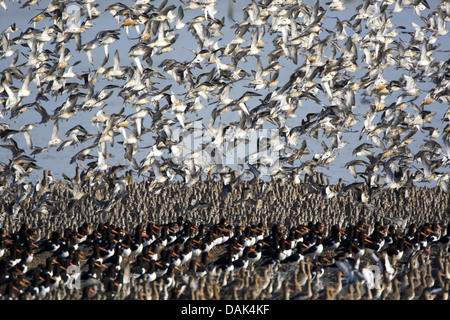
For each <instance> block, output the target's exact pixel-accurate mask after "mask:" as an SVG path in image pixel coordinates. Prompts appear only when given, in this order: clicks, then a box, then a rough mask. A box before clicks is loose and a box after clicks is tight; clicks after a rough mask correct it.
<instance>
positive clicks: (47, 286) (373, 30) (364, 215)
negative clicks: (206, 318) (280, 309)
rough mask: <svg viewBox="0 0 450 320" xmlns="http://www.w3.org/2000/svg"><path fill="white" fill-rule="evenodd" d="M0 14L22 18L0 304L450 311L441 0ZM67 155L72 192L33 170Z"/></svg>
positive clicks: (12, 30)
mask: <svg viewBox="0 0 450 320" xmlns="http://www.w3.org/2000/svg"><path fill="white" fill-rule="evenodd" d="M10 5H14V6H17V5H20V8H21V10H23V12H24V14H25V13H26V14H31V16H32V18H31V19H30V20H29V25H28V26H25V27H23V26H21V25H19V23H13V24H11V25H10V26H1V27H2V28H3V29H4V30H3V31H2V34H1V37H2V39H1V45H0V64H1V65H2V67H4V69H3V70H1V72H0V76H1V86H0V101H1V103H2V107H0V118H1V119H3V121H2V122H1V124H0V139H1V141H2V144H0V147H1V149H3V151H2V152H10V153H11V156H10V157H9V158H8V161H6V162H1V163H0V181H1V183H0V195H1V200H0V214H1V216H0V222H1V224H0V227H1V231H0V250H1V251H0V268H1V271H0V277H1V279H0V297H1V298H2V299H80V298H83V299H285V300H287V299H410V300H411V299H427V300H428V299H448V287H449V281H450V266H449V263H450V260H449V247H448V245H449V237H450V230H449V226H450V221H449V220H448V207H447V206H448V201H449V198H448V193H449V187H448V178H449V174H448V172H447V171H448V170H447V167H448V164H449V157H450V141H449V134H450V130H448V128H449V126H448V125H446V124H445V123H446V122H448V121H450V109H448V110H447V111H446V112H444V113H443V116H442V118H441V119H436V117H435V116H436V115H437V111H433V110H437V108H443V107H444V108H448V105H449V100H448V96H449V80H450V78H449V60H447V61H445V60H442V61H441V60H439V59H437V58H436V57H439V56H444V57H448V54H447V55H446V51H445V50H441V49H440V45H441V44H442V39H443V38H444V37H447V36H448V35H447V33H448V30H447V27H446V25H447V21H448V20H449V17H450V1H440V2H434V1H433V2H432V3H428V2H427V1H425V0H385V1H374V0H366V1H364V2H362V3H361V4H360V5H358V6H355V5H353V4H351V3H346V2H345V1H338V0H332V1H329V2H322V1H317V2H315V3H314V4H312V5H309V4H305V3H302V1H300V0H299V1H289V0H288V1H270V0H268V1H264V0H262V1H255V0H252V1H248V3H247V4H246V5H245V6H244V8H243V11H242V12H239V13H238V14H239V18H235V16H236V14H237V12H236V11H233V7H234V6H236V5H238V3H236V2H235V1H230V2H229V5H230V7H229V11H228V13H225V14H224V13H223V12H219V11H218V10H217V6H218V4H217V3H216V1H214V0H203V1H180V2H177V3H176V4H174V2H172V1H135V2H133V3H131V4H129V5H126V4H125V3H122V2H117V3H114V4H108V5H107V6H106V7H105V8H104V9H103V10H101V9H100V8H99V7H100V5H99V4H95V3H94V1H49V2H48V5H47V4H43V2H42V1H40V2H38V1H33V0H30V1H25V2H23V3H20V1H19V4H17V3H14V2H13V3H8V2H5V1H1V0H0V6H1V8H0V10H4V11H3V12H1V13H0V16H1V15H4V14H7V13H8V10H9V9H8V6H10ZM36 8H39V10H36ZM350 8H352V10H355V12H354V14H353V15H352V16H351V18H349V19H347V20H343V19H342V20H341V19H339V18H338V17H336V16H334V15H333V14H334V13H337V12H345V11H346V10H350ZM69 9H70V10H69ZM75 9H76V10H75ZM405 11H407V12H409V13H411V17H414V18H416V19H418V21H417V23H416V22H413V21H411V22H408V24H405V25H396V24H395V23H394V21H395V16H396V15H398V14H400V13H402V12H405ZM34 13H36V14H34ZM227 14H228V16H227V17H225V16H226V15H227ZM188 15H192V18H189V19H187V16H188ZM105 16H108V17H113V19H115V20H116V23H117V28H115V29H107V30H102V24H100V23H98V22H97V21H99V20H97V19H99V18H100V17H105ZM411 19H412V18H411ZM412 20H413V19H412ZM330 21H333V25H334V26H335V27H334V28H333V29H330V28H327V27H325V26H324V25H325V24H326V23H327V24H330ZM225 23H227V25H225ZM229 23H231V25H230V26H228V24H229ZM225 28H229V29H228V30H234V34H230V33H229V32H228V33H226V32H225ZM230 28H231V29H230ZM182 31H184V32H187V33H188V34H190V35H192V36H193V38H192V39H193V43H194V44H196V47H195V48H188V49H186V48H181V49H180V48H179V47H177V43H176V42H177V40H178V42H180V40H179V35H180V34H181V32H182ZM222 31H223V32H222ZM230 35H231V38H230V39H229V41H228V40H227V41H225V40H224V39H227V37H230ZM123 39H125V44H126V46H127V47H128V57H127V58H128V60H126V61H127V62H128V63H127V64H124V61H125V57H124V56H123V54H125V53H126V49H125V50H124V47H123V46H122V47H121V48H120V50H119V48H118V49H115V50H110V49H111V48H110V47H114V44H115V43H117V42H120V43H123V42H124V40H123ZM194 40H195V42H194ZM268 40H271V42H270V41H268ZM101 47H103V51H102V50H101V49H99V48H101ZM180 50H182V51H180ZM183 50H184V51H183ZM110 51H111V52H110ZM112 51H114V52H112ZM174 52H176V53H174ZM181 52H182V53H181ZM99 53H100V54H101V55H102V56H101V57H102V58H101V59H100V61H101V63H100V64H98V65H97V63H96V62H97V60H98V57H99ZM78 58H80V59H82V60H76V59H78ZM74 60H75V61H74ZM81 61H85V63H82V64H84V66H83V68H84V69H88V71H86V70H82V69H83V68H82V69H79V68H78V67H77V66H78V65H82V64H81V63H80V62H81ZM156 61H158V62H157V63H155V62H156ZM249 64H253V65H252V66H253V67H252V68H249ZM286 64H288V65H290V66H292V68H291V67H286V66H285V65H286ZM393 70H394V71H393ZM392 74H394V75H395V77H396V78H395V79H391V77H392ZM54 101H56V104H55V102H54ZM117 101H119V103H117ZM58 103H59V105H58ZM118 104H119V105H120V106H119V107H118V108H116V109H114V107H117V105H118ZM52 105H53V106H55V107H54V108H52V107H51V106H52ZM311 105H313V106H315V110H316V111H315V112H310V113H307V114H302V111H301V110H302V108H304V107H305V108H306V107H308V108H309V107H311ZM81 114H83V115H85V116H86V115H92V117H91V118H90V120H91V121H90V123H89V125H91V127H92V129H93V130H89V128H91V127H88V126H87V124H85V123H80V124H77V125H75V126H73V127H72V128H70V129H68V130H67V131H66V132H65V137H66V140H64V139H62V138H61V137H63V135H62V134H61V132H60V130H59V129H60V127H62V126H64V125H65V124H67V123H70V121H72V120H73V119H77V117H78V116H80V115H81ZM200 114H201V115H204V116H202V117H201V118H200V116H199V115H200ZM232 115H235V116H236V117H237V119H238V120H237V121H235V122H233V121H228V122H227V121H225V120H226V119H227V116H229V117H230V119H232ZM33 116H34V117H33ZM36 116H38V117H39V119H38V121H31V122H30V121H28V123H26V124H24V125H22V126H20V127H15V126H16V124H17V123H19V122H20V121H22V122H23V121H24V119H25V120H26V119H33V118H35V117H36ZM208 117H209V118H208ZM205 119H206V120H207V121H206V122H205ZM200 121H201V122H202V127H201V128H200V129H201V130H200V132H201V137H199V138H201V141H202V143H201V144H200V145H199V147H197V148H195V149H194V150H192V149H191V148H189V146H187V145H186V141H189V140H188V139H189V137H190V135H192V133H196V134H198V132H196V131H195V130H198V128H197V125H198V123H199V122H200ZM25 122H27V121H25ZM291 123H294V125H291ZM47 125H49V126H50V127H51V128H53V130H52V134H51V138H50V140H49V141H48V143H47V144H46V145H41V146H38V145H36V140H37V139H36V136H34V135H33V130H35V129H36V127H42V126H47ZM267 128H275V129H276V130H275V131H271V132H276V134H274V135H271V136H267V135H263V136H260V137H258V135H255V133H260V132H262V130H263V129H267ZM356 128H358V130H357V129H356ZM92 131H93V132H92ZM355 133H356V134H357V135H358V134H359V141H361V144H360V145H359V146H357V147H355V148H353V150H352V152H351V156H352V157H351V158H349V161H348V162H347V163H346V165H345V167H346V168H347V169H348V170H349V172H350V173H351V176H352V177H353V178H354V179H355V181H354V182H349V181H345V180H343V179H340V180H339V182H338V183H337V184H330V183H329V181H328V177H327V176H326V175H325V174H324V173H323V171H324V170H323V169H329V168H331V170H332V168H333V161H334V160H335V159H336V157H337V156H339V151H340V150H342V149H343V148H345V147H346V145H347V142H346V141H345V140H344V139H345V138H344V137H346V136H347V137H348V135H354V134H355ZM419 136H424V138H423V139H422V140H419V138H418V137H419ZM253 137H257V138H256V141H255V140H253V139H254V138H253ZM415 138H417V139H415ZM183 139H185V140H184V141H183ZM312 140H316V141H319V142H321V143H320V145H321V147H322V148H323V151H322V152H318V151H317V150H314V149H312V148H310V146H309V145H310V144H311V141H312ZM22 141H24V142H25V143H24V145H22ZM149 141H154V142H153V143H151V142H149ZM250 144H255V145H257V148H256V149H255V150H254V151H252V152H251V153H245V152H244V154H241V153H242V152H238V151H239V150H243V149H240V148H242V146H247V149H248V146H249V145H250ZM117 145H122V146H123V161H119V162H118V163H114V164H111V163H110V160H112V159H113V158H116V159H117V158H118V154H117V152H116V151H117V150H115V151H114V156H112V154H111V153H112V152H113V151H111V150H114V149H113V148H114V147H115V148H116V149H117ZM77 148H79V151H78V150H77ZM244 148H245V147H244ZM63 149H64V150H63ZM68 149H73V150H77V152H74V154H73V156H71V157H70V159H63V161H67V164H68V165H69V164H70V165H75V172H74V175H73V176H70V174H68V173H67V172H66V173H63V174H62V176H63V178H61V179H55V177H54V176H53V172H52V170H49V169H48V168H42V167H40V166H39V162H38V160H39V158H40V157H41V156H43V155H45V154H47V153H49V152H56V154H58V152H62V151H66V150H68ZM233 151H236V154H237V155H238V156H242V157H243V158H242V159H240V160H239V161H238V163H237V165H236V166H234V167H232V166H229V165H228V163H227V162H226V161H223V159H224V155H225V154H226V153H229V152H233ZM142 154H144V156H142ZM349 155H350V153H349ZM340 156H342V154H341V155H340ZM36 171H39V172H42V175H41V176H40V177H41V178H39V179H37V181H30V177H31V173H32V172H33V174H34V173H35V172H36ZM136 178H138V179H136ZM419 183H420V184H422V186H420V187H419V186H417V184H419ZM423 185H425V186H423ZM429 185H432V187H428V186H429Z"/></svg>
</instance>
